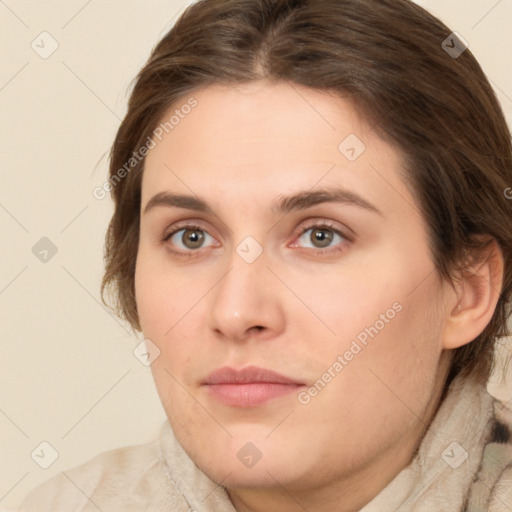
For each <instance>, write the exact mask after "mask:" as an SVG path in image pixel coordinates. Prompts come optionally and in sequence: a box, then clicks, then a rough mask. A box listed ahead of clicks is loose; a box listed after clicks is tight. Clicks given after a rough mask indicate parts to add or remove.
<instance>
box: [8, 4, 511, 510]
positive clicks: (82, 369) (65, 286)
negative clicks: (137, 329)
mask: <svg viewBox="0 0 512 512" xmlns="http://www.w3.org/2000/svg"><path fill="white" fill-rule="evenodd" d="M189 3H190V2H181V1H177V0H151V1H144V2H143V1H134V0H131V1H127V0H124V1H122V2H121V1H113V0H89V1H86V0H72V1H69V0H68V1H66V2H64V1H63V0H61V1H57V0H52V1H46V2H37V1H35V0H33V1H31V2H29V1H22V0H7V1H6V2H3V1H0V34H2V36H1V37H2V50H1V51H2V55H1V57H2V66H1V67H0V109H1V111H0V116H1V119H2V123H1V133H0V154H1V167H0V169H1V170H0V172H1V178H2V180H1V183H2V186H1V188H0V229H1V233H2V246H1V247H2V249H1V257H2V264H1V266H0V315H1V316H0V318H1V328H2V342H1V343H2V350H1V354H2V355H1V357H0V509H1V508H2V507H3V508H5V509H6V508H10V507H12V508H14V507H16V506H17V505H18V504H19V503H20V501H21V499H22V498H23V497H24V496H25V495H26V493H27V492H28V491H29V490H30V489H31V488H33V487H34V486H35V485H36V484H38V483H39V482H41V481H43V480H45V479H47V478H49V477H51V476H52V475H54V474H56V473H58V472H59V471H61V470H64V469H66V468H69V467H72V466H76V465H78V464H81V463H83V462H85V461H86V460H88V459H90V458H91V457H93V456H94V455H96V454H98V453H100V452H102V451H105V450H107V449H111V448H115V447H118V446H123V445H128V444H139V443H144V442H147V441H149V440H152V439H154V438H155V437H156V436H157V434H158V430H159V428H160V425H161V423H162V421H163V420H164V413H163V410H162V408H161V406H160V402H159V400H158V397H157V395H156V391H155V389H154V387H153V382H152V379H151V374H150V370H149V369H148V368H147V367H145V366H144V365H142V364H141V363H140V362H139V360H138V359H136V358H135V357H134V355H133V353H132V350H133V348H134V347H135V346H136V345H137V344H138V343H139V342H140V339H142V338H140V339H137V338H136V337H135V336H132V335H131V334H130V332H129V331H128V330H127V327H126V326H125V325H124V324H123V323H122V322H120V321H119V320H117V319H115V318H113V317H112V316H110V314H109V313H108V312H106V311H105V309H104V308H103V307H102V306H101V304H100V303H99V285H100V280H101V275H102V244H103V237H104V233H105V229H106V226H107V223H108V220H109V216H110V214H111V204H110V201H109V199H105V200H103V201H100V200H97V199H95V198H94V197H93V195H92V190H93V188H94V187H96V186H99V185H101V184H102V183H103V182H104V180H105V177H106V173H107V163H106V158H105V156H106V152H107V151H108V149H109V146H110V143H111V142H112V140H113V137H114V134H115V131H116V129H117V127H118V125H119V122H120V120H121V119H122V116H123V115H124V112H125V108H126V100H127V91H128V87H129V84H130V81H131V80H132V78H133V77H134V76H135V74H136V73H137V71H138V70H139V68H140V67H141V66H142V64H143V63H144V61H145V60H146V58H147V57H148V55H149V52H150V50H151V48H152V47H153V45H154V44H155V43H156V42H157V41H158V40H159V38H160V37H161V36H163V34H164V33H165V32H166V31H167V29H168V28H169V27H170V26H171V25H172V23H173V22H174V20H175V17H176V16H177V15H178V14H179V13H181V11H182V10H183V9H184V7H185V6H186V5H188V4H189ZM419 3H421V4H422V5H423V6H425V7H426V8H428V9H429V10H431V12H433V13H434V14H436V15H437V16H439V17H440V18H441V19H442V20H443V21H445V22H446V23H447V24H448V25H449V26H450V27H451V28H452V29H453V30H455V31H457V32H459V33H460V34H462V35H463V37H464V38H465V39H466V40H467V41H468V42H469V46H470V49H471V50H472V51H473V53H474V54H475V55H476V57H477V58H478V59H479V60H480V62H481V64H482V66H483V68H484V70H485V71H486V73H487V75H488V77H489V78H490V79H491V81H492V83H493V84H494V87H495V90H496V92H497V94H498V96H499V99H500V101H501V103H502V105H503V108H504V110H505V113H506V115H507V119H508V120H509V123H511V124H512V71H511V65H510V63H511V60H512V59H511V56H512V30H511V27H512V1H511V0H501V1H497V0H470V1H468V0H430V1H429V0H426V1H422V2H419ZM43 31H46V32H48V33H49V34H50V36H40V34H41V32H43ZM32 41H35V42H34V43H32ZM53 41H56V42H57V43H58V48H57V50H56V51H55V52H54V53H53V54H52V55H51V56H49V57H48V58H46V59H43V58H41V57H40V55H39V54H38V53H36V51H35V49H37V52H39V53H43V54H44V52H48V51H49V50H50V49H51V45H52V44H55V43H53ZM31 44H33V45H34V47H35V49H33V48H32V47H31ZM510 186H512V183H511V184H510ZM43 237H47V238H49V239H50V240H51V241H52V243H53V244H54V245H55V246H56V247H57V253H56V254H55V255H54V256H53V257H51V258H49V260H48V261H47V262H46V263H43V262H41V261H40V260H39V259H38V258H37V257H36V256H35V255H34V254H33V252H32V247H33V246H34V245H35V244H36V243H37V242H38V241H39V240H40V239H41V238H43ZM496 392H499V393H501V395H503V396H510V398H512V392H511V390H510V386H509V387H502V388H501V389H500V390H497V391H496ZM43 441H46V442H48V443H50V444H51V445H52V446H53V447H54V449H55V450H56V451H57V452H58V454H59V456H58V458H57V459H56V461H55V462H54V463H53V464H52V465H51V466H50V467H49V468H48V469H42V468H41V467H40V466H39V465H38V464H36V462H35V461H34V460H33V459H32V458H31V453H32V452H33V451H34V450H35V449H36V448H37V449H36V452H35V453H36V455H34V458H35V459H36V460H39V462H44V460H47V459H44V457H47V456H48V454H49V453H50V451H49V449H48V448H46V449H45V447H44V446H43V447H42V448H41V447H39V445H40V443H41V442H43ZM38 447H39V448H38ZM41 450H42V451H41ZM37 453H39V454H41V453H44V454H45V455H44V457H43V456H40V457H39V459H38V458H37ZM43 459H44V460H43Z"/></svg>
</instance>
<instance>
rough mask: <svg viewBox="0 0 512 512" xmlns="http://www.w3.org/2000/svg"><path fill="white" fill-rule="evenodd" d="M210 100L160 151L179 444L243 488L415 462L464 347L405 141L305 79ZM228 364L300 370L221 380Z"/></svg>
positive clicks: (160, 367)
mask: <svg viewBox="0 0 512 512" xmlns="http://www.w3.org/2000/svg"><path fill="white" fill-rule="evenodd" d="M192 96H193V98H195V100H196V101H197V104H196V103H195V102H194V101H193V100H191V101H190V102H189V105H191V104H194V105H195V106H194V107H193V108H187V107H185V108H182V105H185V104H187V100H189V98H188V97H185V98H184V99H183V101H182V102H181V103H180V104H176V105H174V106H173V108H172V109H170V110H169V112H168V115H166V116H164V119H163V120H162V121H163V122H165V121H168V120H169V118H170V117H171V116H172V115H173V114H174V115H175V116H177V117H176V118H175V119H174V121H173V124H172V129H169V126H170V125H167V132H168V133H165V132H166V131H165V130H160V131H159V132H158V134H159V137H155V138H154V141H155V143H156V145H155V146H154V147H153V148H152V149H151V151H150V153H149V155H148V156H147V159H146V165H145V171H144V176H143V183H142V210H141V225H140V245H139V250H138V256H137V267H136V298H137V307H138V312H139V317H140V322H141V326H142V330H143V333H144V336H145V337H146V338H148V339H149V340H151V342H152V343H153V344H154V345H156V346H157V347H158V349H159V350H160V355H159V357H157V358H156V359H155V360H154V362H153V363H152V371H153V375H154V379H155V382H156V387H157V389H158V392H159V395H160V397H161V400H162V403H163V406H164V408H165V411H166V413H167V416H168V418H169V421H170V423H171V426H172V428H173V430H174V432H175V434H176V436H177V438H178V440H179V442H180V443H181V445H182V446H183V447H184V449H185V450H186V451H187V452H188V454H189V455H190V457H191V458H192V459H193V460H194V461H195V463H196V464H197V466H199V468H201V469H202V470H203V471H204V472H205V473H206V474H207V475H209V476H210V478H212V479H214V480H215V481H217V482H221V481H222V485H223V486H226V487H228V488H230V489H248V488H258V489H261V488H274V487H276V486H284V487H286V488H287V489H289V490H293V489H301V490H306V489H308V488H309V489H312V488H314V487H318V486H321V485H325V484H327V483H329V482H335V481H337V480H340V479H347V478H356V476H357V475H363V474H367V475H371V474H373V475H381V474H386V472H389V471H390V469H391V468H393V467H395V466H397V467H398V466H400V465H402V466H403V465H404V464H406V463H408V461H409V459H410V456H411V453H412V451H413V450H414V447H415V445H416V444H417V443H418V441H419V436H421V433H422V430H423V429H424V427H425V425H426V424H428V420H425V418H427V416H428V415H429V414H430V415H431V414H432V412H433V410H432V400H433V398H434V396H437V394H438V392H439V390H440V387H439V386H440V383H441V381H442V375H440V373H439V372H438V368H439V367H440V363H441V362H442V363H443V365H444V366H443V368H445V367H446V364H445V354H446V352H445V351H443V340H442V330H443V329H442V327H443V317H442V309H443V308H442V306H441V307H440V306H439V304H442V303H443V301H442V297H443V293H444V284H442V283H440V282H439V281H438V279H437V277H436V274H435V272H434V266H433V263H432V260H431V257H430V253H429V248H428V241H427V234H426V226H425V223H424V221H423V219H422V216H421V215H420V213H419V209H418V205H417V203H416V201H415V200H414V198H413V197H412V195H411V193H410V192H409V190H408V189H407V188H406V186H405V185H404V183H403V182H402V181H401V178H400V172H401V170H402V167H401V166H402V162H401V158H400V154H399V153H398V151H397V150H395V149H394V148H392V147H391V146H390V145H388V144H387V143H385V142H384V141H383V140H381V139H380V138H379V137H378V136H377V135H376V134H375V133H374V132H373V131H372V130H371V128H370V127H369V126H368V125H366V124H365V123H364V122H363V121H362V120H361V119H360V118H359V117H358V115H357V113H356V111H355V110H354V108H353V107H352V106H351V104H350V103H349V102H348V101H345V100H341V99H335V98H334V97H332V96H329V95H327V94H325V93H321V92H318V91H314V90H311V89H307V88H303V87H300V86H298V85H294V86H293V87H292V86H291V85H286V84H284V83H279V84H274V85H272V84H270V83H267V82H259V83H252V84H251V85H244V86H239V87H236V88H234V87H229V88H227V87H222V86H220V85H216V86H211V87H209V88H205V89H201V90H199V91H197V92H196V93H195V94H193V95H192ZM177 109H178V111H179V112H178V113H176V110H177ZM177 119H179V120H178V121H177ZM162 132H163V135H162ZM160 139H161V140H160ZM155 198H156V199H155ZM164 239H165V241H164ZM226 367H228V368H231V369H235V370H243V369H246V368H248V367H257V368H262V369H266V370H269V371H272V372H277V373H278V374H280V375H281V376H284V377H285V378H287V379H289V381H283V379H280V378H277V377H275V376H271V375H270V376H269V375H268V374H265V373H264V372H263V371H254V372H252V373H251V372H247V373H245V374H244V373H243V372H242V373H241V374H239V375H238V376H237V375H235V374H234V373H233V372H231V373H230V372H224V373H223V372H220V373H218V374H217V379H215V377H214V376H213V377H212V376H211V374H212V373H213V372H215V371H216V370H219V369H222V368H226ZM237 377H239V378H238V379H237ZM284 380H285V379H284ZM377 480H378V477H376V478H374V479H373V480H372V479H369V480H368V481H367V483H366V485H368V486H369V487H371V486H372V482H377ZM376 485H377V484H376Z"/></svg>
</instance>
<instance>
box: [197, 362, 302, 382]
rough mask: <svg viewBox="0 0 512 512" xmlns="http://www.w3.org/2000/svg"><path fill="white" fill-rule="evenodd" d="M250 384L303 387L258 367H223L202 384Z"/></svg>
mask: <svg viewBox="0 0 512 512" xmlns="http://www.w3.org/2000/svg"><path fill="white" fill-rule="evenodd" d="M251 382H268V383H275V384H295V385H303V384H304V383H303V382H300V381H298V380H295V379H292V378H290V377H287V376H286V375H282V374H280V373H277V372H274V371H272V370H267V369H266V368H259V367H258V366H247V367H245V368H241V369H238V370H237V369H235V368H231V367H229V366H224V367H222V368H218V369H216V370H214V371H213V372H212V373H210V375H208V377H206V379H205V380H204V382H203V384H248V383H251Z"/></svg>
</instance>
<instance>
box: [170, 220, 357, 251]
mask: <svg viewBox="0 0 512 512" xmlns="http://www.w3.org/2000/svg"><path fill="white" fill-rule="evenodd" d="M312 228H316V229H325V230H329V231H332V232H333V233H334V234H336V235H339V236H341V238H343V241H342V242H339V243H338V244H337V245H336V246H334V247H335V248H333V247H327V248H316V249H310V248H306V250H308V249H309V250H313V251H315V253H316V254H326V253H331V254H332V253H337V252H342V251H344V250H345V245H347V244H348V243H351V242H352V238H351V237H349V236H347V235H345V234H344V233H343V232H341V231H340V230H339V229H337V228H336V227H335V226H334V225H333V224H330V223H329V222H322V221H310V222H306V224H304V225H302V226H301V227H300V228H299V229H298V230H296V232H295V233H294V235H293V236H294V239H299V238H300V237H302V236H303V235H304V233H306V232H307V231H309V230H310V229H312ZM184 229H185V230H197V231H204V232H206V233H207V230H206V229H204V227H202V226H200V225H198V224H183V225H178V226H175V227H174V229H173V230H172V231H170V232H169V233H165V234H164V236H163V237H162V240H161V243H162V244H165V243H167V242H168V241H169V240H170V239H171V238H172V236H173V235H175V234H176V233H178V232H179V231H182V230H184ZM210 236H211V235H210ZM338 246H342V247H338ZM200 249H201V248H200ZM200 249H196V250H188V251H177V250H174V249H169V250H170V251H171V252H172V253H173V254H176V255H177V256H183V257H193V256H195V255H196V253H197V252H199V250H200ZM303 249H304V248H303Z"/></svg>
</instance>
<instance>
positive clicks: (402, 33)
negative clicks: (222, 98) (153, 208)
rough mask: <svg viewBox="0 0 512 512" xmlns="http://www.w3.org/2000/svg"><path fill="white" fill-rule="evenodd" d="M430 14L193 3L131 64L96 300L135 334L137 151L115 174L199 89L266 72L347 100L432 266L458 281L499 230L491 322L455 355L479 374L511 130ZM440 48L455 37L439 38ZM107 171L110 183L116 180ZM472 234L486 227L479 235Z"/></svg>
mask: <svg viewBox="0 0 512 512" xmlns="http://www.w3.org/2000/svg"><path fill="white" fill-rule="evenodd" d="M450 33H451V31H450V29H448V28H447V27H446V26H445V25H444V24H443V23H441V22H440V21H439V20H438V19H436V18H435V17H433V16H432V15H430V14H429V13H428V12H427V11H425V10H424V9H422V8H421V7H419V6H417V5H415V4H413V3H412V2H410V1H408V0H201V1H199V2H197V3H195V4H193V5H192V6H190V7H188V8H187V9H186V11H185V12H184V13H183V14H182V16H181V17H180V18H179V19H178V21H177V22H176V24H175V25H174V27H173V28H172V29H171V30H170V31H169V32H168V33H167V34H166V35H165V36H164V38H163V39H162V40H161V41H160V42H159V43H158V45H157V46H156V47H155V48H154V50H153V52H152V54H151V56H150V58H149V60H148V62H147V63H146V65H145V66H144V67H143V69H142V70H141V71H140V73H139V74H138V76H137V78H136V80H135V85H134V88H133V91H132V93H131V97H130V100H129V104H128V112H127V114H126V116H125V118H124V120H123V121H122V123H121V126H120V127H119V131H118V133H117V136H116V138H115V141H114V144H113V146H112V150H111V154H110V181H111V184H112V190H111V195H112V198H113V200H114V203H115V211H114V214H113V217H112V220H111V222H110V225H109V229H108V232H107V235H106V244H105V261H106V271H105V275H104V278H103V282H102V297H105V291H106V289H110V290H111V291H112V292H113V299H114V302H115V310H116V311H117V312H118V313H119V314H120V315H121V316H123V317H124V318H125V319H126V320H128V322H129V323H130V324H131V325H132V327H133V328H134V329H136V330H140V324H139V319H138V315H137V307H136V301H135V290H134V274H135V263H136V257H137V248H138V237H139V218H140V193H141V178H142V173H143V168H144V159H140V161H137V162H135V161H133V160H132V163H133V166H132V167H133V168H132V169H130V171H129V172H128V173H125V174H126V176H124V174H123V179H122V180H119V170H120V169H121V168H123V166H125V168H126V162H128V161H130V158H133V156H134V154H138V150H139V148H141V147H142V146H143V145H144V144H145V142H146V141H147V140H148V137H151V135H152V132H153V131H154V130H155V128H156V127H157V126H158V123H159V122H160V121H161V118H162V116H163V115H164V113H165V112H166V111H167V110H168V109H169V108H170V107H171V106H172V105H174V104H176V102H177V101H178V100H179V99H180V98H183V97H185V95H187V94H191V93H192V92H193V91H194V90H197V89H198V88H200V87H201V88H202V87H206V86H208V85H209V84H213V83H222V84H224V85H226V84H242V83H246V82H251V81H254V80H260V79H263V78H266V79H269V80H276V81H278V80H283V81H287V82H290V83H296V84H301V85H303V86H306V87H310V88H313V89H316V90H321V91H326V92H331V93H334V94H337V95H338V96H344V97H349V98H351V99H352V100H353V101H354V104H355V105H356V106H357V108H358V111H359V112H360V113H361V114H362V115H365V116H366V118H367V119H368V120H371V122H372V124H373V128H374V130H376V131H377V133H379V135H381V137H383V138H385V139H386V140H387V141H388V142H390V143H392V144H393V145H395V146H396V147H398V148H399V150H400V151H401V152H402V154H403V155H404V157H405V161H406V162H407V163H408V166H407V167H408V169H407V175H406V176H405V177H404V179H406V181H407V183H408V185H409V187H410V188H411V191H413V193H414V195H415V197H416V198H417V201H418V204H419V205H420V209H421V213H422V214H423V216H424V218H425V220H426V223H427V225H428V230H429V244H430V249H431V253H432V260H433V262H434V267H435V269H436V271H437V275H438V276H439V277H441V278H445V279H447V280H449V281H450V282H452V283H453V279H454V276H455V275H456V272H455V271H456V270H460V268H461V267H460V265H461V263H462V264H464V262H467V260H466V258H465V255H466V254H467V252H466V251H468V250H471V249H479V248H485V247H486V246H485V243H486V242H485V240H484V238H487V239H488V240H492V239H495V240H496V241H497V242H498V243H499V245H500V247H501V249H502V252H503V255H504V260H505V272H504V281H503V287H502V290H501V294H500V298H499V301H498V304H497V307H496V310H495V312H494V315H493V317H492V319H491V321H490V323H489V324H488V325H487V326H486V328H485V329H484V331H483V332H482V333H481V334H480V335H479V336H478V337H477V338H476V339H475V340H474V341H473V342H472V343H469V344H467V345H465V346H463V347H461V348H459V349H456V350H455V351H454V357H453V361H452V371H451V375H452V377H453V376H455V375H456V374H459V373H464V374H465V375H472V376H473V377H474V378H476V379H477V380H479V381H481V382H485V380H486V379H487V378H488V376H489V375H490V372H491V370H492V368H493V352H494V345H495V342H496V340H497V339H499V338H500V337H503V336H507V335H508V334H509V332H508V329H507V323H506V321H507V317H508V316H509V314H510V300H511V292H512V240H511V226H512V201H511V200H507V198H506V197H505V190H506V189H507V187H510V186H511V185H512V147H511V139H510V132H509V130H508V128H507V124H506V121H505V119H504V116H503V113H502V111H501V108H500V106H499V103H498V101H497V99H496V96H495V94H494V92H493V90H492V88H491V86H490V84H489V82H488V81H487V79H486V77H485V75H484V73H483V72H482V70H481V68H480V66H479V64H478V63H477V61H476V59H475V58H474V57H473V55H472V54H471V52H470V51H469V50H466V51H464V52H463V53H462V54H461V55H460V56H457V57H456V56H454V55H453V54H452V55H450V54H449V53H448V52H447V51H446V47H445V48H443V47H442V43H443V41H445V40H446V39H447V38H448V37H449V36H450ZM448 40H449V41H450V44H449V47H453V46H454V45H455V44H457V46H456V48H457V47H459V48H460V45H459V40H458V39H455V40H453V39H451V40H450V39H448ZM112 178H116V182H115V183H114V182H112ZM475 235H485V237H484V238H481V237H475Z"/></svg>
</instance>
